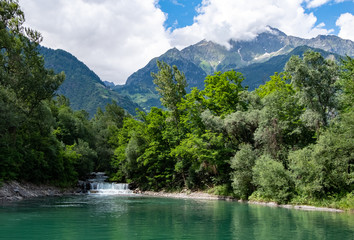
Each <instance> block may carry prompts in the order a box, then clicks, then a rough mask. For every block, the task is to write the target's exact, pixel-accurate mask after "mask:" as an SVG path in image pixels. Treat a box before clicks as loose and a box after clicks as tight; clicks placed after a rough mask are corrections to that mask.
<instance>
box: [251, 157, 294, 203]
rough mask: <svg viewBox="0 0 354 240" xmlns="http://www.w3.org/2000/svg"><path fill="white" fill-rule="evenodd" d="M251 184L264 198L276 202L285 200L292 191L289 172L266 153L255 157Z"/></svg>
mask: <svg viewBox="0 0 354 240" xmlns="http://www.w3.org/2000/svg"><path fill="white" fill-rule="evenodd" d="M252 172H253V184H254V185H256V186H257V193H258V194H260V196H261V197H262V198H264V199H271V200H274V201H276V202H280V203H282V202H287V201H288V200H289V199H290V197H291V193H292V183H291V179H290V174H289V172H288V171H286V169H285V168H284V166H283V164H282V163H280V162H277V161H275V160H274V159H272V158H271V157H269V156H268V155H262V156H261V157H260V158H259V159H257V161H256V164H255V166H254V167H253V168H252Z"/></svg>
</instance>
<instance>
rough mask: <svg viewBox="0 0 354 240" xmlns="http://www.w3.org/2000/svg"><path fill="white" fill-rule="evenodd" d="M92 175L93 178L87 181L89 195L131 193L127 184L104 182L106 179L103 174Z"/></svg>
mask: <svg viewBox="0 0 354 240" xmlns="http://www.w3.org/2000/svg"><path fill="white" fill-rule="evenodd" d="M92 175H93V176H95V177H94V178H91V179H88V181H89V183H90V190H89V191H88V193H89V194H103V195H114V194H132V193H133V192H132V191H131V190H130V189H129V184H127V183H113V182H105V180H106V179H107V178H108V177H107V176H106V175H105V173H103V172H97V173H92Z"/></svg>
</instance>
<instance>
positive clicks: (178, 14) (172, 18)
mask: <svg viewBox="0 0 354 240" xmlns="http://www.w3.org/2000/svg"><path fill="white" fill-rule="evenodd" d="M201 2H202V1H201V0H160V1H159V3H158V5H159V6H160V8H161V10H162V11H163V12H164V13H167V14H168V17H167V19H166V21H165V27H166V28H172V29H176V28H182V27H185V26H188V25H192V24H193V18H194V16H196V15H197V10H196V8H197V7H198V6H200V4H201Z"/></svg>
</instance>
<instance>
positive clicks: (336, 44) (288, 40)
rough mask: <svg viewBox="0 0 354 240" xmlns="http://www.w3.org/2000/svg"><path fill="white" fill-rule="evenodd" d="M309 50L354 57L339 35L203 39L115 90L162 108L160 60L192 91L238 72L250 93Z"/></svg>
mask: <svg viewBox="0 0 354 240" xmlns="http://www.w3.org/2000/svg"><path fill="white" fill-rule="evenodd" d="M307 49H312V50H314V51H320V52H321V53H322V54H323V55H324V56H325V57H331V56H332V57H335V58H337V59H339V56H340V55H341V56H345V55H348V56H354V42H353V41H350V40H344V39H341V38H339V37H336V36H322V35H320V36H318V37H316V38H311V39H302V38H298V37H293V36H287V35H286V34H285V33H283V32H281V31H279V30H277V29H275V28H271V27H269V29H268V31H266V32H264V33H261V34H259V35H258V36H257V37H256V38H255V39H253V40H252V41H233V40H231V41H230V47H229V48H227V47H225V46H221V45H219V44H217V43H214V42H211V41H206V40H202V41H200V42H199V43H196V44H194V45H191V46H189V47H186V48H184V49H182V50H178V49H176V48H173V49H170V50H168V51H167V52H166V53H164V54H163V55H161V56H159V57H157V58H154V59H152V60H151V61H150V62H149V63H148V64H147V65H146V66H145V67H144V68H142V69H139V70H138V71H137V72H135V73H133V74H132V75H131V76H130V77H129V78H128V79H127V82H126V84H125V85H123V86H116V87H113V88H112V89H113V90H115V91H119V92H120V93H122V94H124V95H127V96H130V97H131V98H132V99H133V101H134V102H136V103H138V104H139V105H140V106H142V107H143V108H144V109H145V110H149V109H150V108H151V107H152V106H160V102H159V96H158V95H157V93H156V91H155V86H154V84H153V82H152V80H153V79H152V77H151V72H157V71H158V69H157V66H156V60H162V61H165V62H167V63H168V64H170V65H176V66H177V67H178V68H179V70H181V71H183V72H184V73H185V76H186V79H187V82H188V86H189V89H190V88H192V87H198V88H199V89H202V88H203V87H204V79H205V77H206V76H207V75H209V74H213V73H214V72H216V71H228V70H231V69H234V70H236V71H239V72H241V73H243V74H244V76H245V79H246V80H245V81H244V85H247V86H249V89H250V90H253V89H254V88H257V87H258V86H259V85H260V84H263V83H264V82H265V81H267V80H268V78H269V76H271V75H273V74H274V72H281V71H282V70H283V68H284V65H285V63H286V62H287V61H288V59H289V58H290V57H291V56H292V55H300V56H301V55H302V54H303V53H304V52H305V51H306V50H307Z"/></svg>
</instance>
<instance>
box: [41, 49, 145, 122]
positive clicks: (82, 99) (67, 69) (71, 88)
mask: <svg viewBox="0 0 354 240" xmlns="http://www.w3.org/2000/svg"><path fill="white" fill-rule="evenodd" d="M39 52H40V53H41V54H42V55H43V56H44V61H45V67H46V68H50V69H53V70H54V71H55V72H57V73H59V72H62V71H63V72H64V73H65V76H66V78H65V81H64V83H63V84H62V85H61V86H60V88H59V90H58V91H57V93H58V94H62V95H64V96H66V97H67V98H69V99H70V105H71V107H72V108H73V109H75V110H79V109H84V110H86V111H87V112H88V113H89V114H90V116H91V117H92V116H93V115H94V114H95V113H96V111H97V108H98V107H101V108H102V109H104V107H105V105H106V104H107V103H111V102H112V101H116V102H117V103H118V105H119V106H121V107H122V108H124V109H125V110H126V111H128V112H129V113H130V114H135V109H136V108H140V107H139V105H138V104H136V103H134V102H132V101H131V100H130V98H129V97H127V96H123V95H121V94H119V93H118V92H115V91H112V90H110V89H109V88H107V87H106V86H105V85H104V83H103V82H102V81H101V79H100V78H99V77H98V76H97V75H96V74H95V73H94V72H93V71H92V70H90V69H89V68H88V67H87V66H86V65H85V64H84V63H82V62H81V61H79V60H78V59H77V58H76V57H74V56H73V55H71V54H70V53H68V52H66V51H64V50H60V49H58V50H53V49H49V48H45V47H40V49H39Z"/></svg>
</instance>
